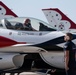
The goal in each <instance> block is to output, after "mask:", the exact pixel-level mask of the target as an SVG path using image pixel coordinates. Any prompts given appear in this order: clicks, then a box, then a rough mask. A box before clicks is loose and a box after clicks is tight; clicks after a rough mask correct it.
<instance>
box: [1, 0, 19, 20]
mask: <svg viewBox="0 0 76 75" xmlns="http://www.w3.org/2000/svg"><path fill="white" fill-rule="evenodd" d="M13 17H18V16H17V15H16V14H15V13H14V12H13V11H11V10H10V9H9V8H8V7H7V6H6V5H5V4H4V3H2V2H1V1H0V19H3V18H13Z"/></svg>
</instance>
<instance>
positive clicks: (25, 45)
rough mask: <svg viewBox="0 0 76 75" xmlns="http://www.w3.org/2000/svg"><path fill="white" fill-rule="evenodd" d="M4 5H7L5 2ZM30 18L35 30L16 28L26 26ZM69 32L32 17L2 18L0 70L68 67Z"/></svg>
mask: <svg viewBox="0 0 76 75" xmlns="http://www.w3.org/2000/svg"><path fill="white" fill-rule="evenodd" d="M1 3H2V2H1ZM2 8H3V9H4V5H1V10H2ZM5 9H6V8H5ZM5 15H9V14H5ZM11 15H13V14H11ZM13 16H14V15H13ZM14 17H17V16H16V15H15V16H14ZM26 19H30V20H31V25H32V28H33V29H32V30H31V31H29V30H26V29H24V28H22V29H16V28H15V27H16V25H17V24H18V27H20V26H21V25H22V27H24V26H23V23H24V20H26ZM7 25H8V26H7ZM66 32H68V31H56V29H55V28H54V27H52V26H51V25H50V24H47V23H46V22H44V21H41V20H39V19H35V18H30V17H17V18H12V19H5V18H4V19H2V20H0V71H1V72H2V71H9V72H11V70H13V71H17V70H20V71H22V69H24V70H29V69H31V68H33V67H34V68H38V69H39V68H53V67H54V68H60V69H64V51H63V47H64V44H65V41H64V35H65V33H66ZM73 35H74V38H73V42H74V43H76V34H75V33H73ZM13 71H12V72H13Z"/></svg>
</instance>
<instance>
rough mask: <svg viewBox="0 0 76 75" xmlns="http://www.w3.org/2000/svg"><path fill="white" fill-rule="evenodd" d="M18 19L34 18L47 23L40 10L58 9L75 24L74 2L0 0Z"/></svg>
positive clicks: (75, 1) (75, 7)
mask: <svg viewBox="0 0 76 75" xmlns="http://www.w3.org/2000/svg"><path fill="white" fill-rule="evenodd" d="M0 1H2V2H3V3H5V4H6V5H7V6H8V7H9V8H10V9H12V10H13V11H14V12H15V13H16V14H17V15H18V16H19V17H34V18H38V19H41V20H43V21H45V22H47V20H46V18H45V16H44V13H43V12H42V10H41V9H44V8H59V9H60V10H61V11H62V12H64V13H65V14H66V15H67V16H68V17H69V18H71V19H72V20H73V21H74V22H75V23H76V0H0Z"/></svg>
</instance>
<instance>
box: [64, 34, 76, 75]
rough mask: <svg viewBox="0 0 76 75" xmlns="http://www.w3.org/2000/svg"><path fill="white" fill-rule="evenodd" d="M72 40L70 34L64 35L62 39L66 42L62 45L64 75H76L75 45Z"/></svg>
mask: <svg viewBox="0 0 76 75" xmlns="http://www.w3.org/2000/svg"><path fill="white" fill-rule="evenodd" d="M72 39H73V35H72V34H71V33H66V35H65V37H64V40H65V41H66V43H65V45H64V59H65V70H66V75H76V69H75V65H76V62H75V51H76V45H75V44H74V43H73V42H72Z"/></svg>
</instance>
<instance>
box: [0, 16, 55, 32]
mask: <svg viewBox="0 0 76 75" xmlns="http://www.w3.org/2000/svg"><path fill="white" fill-rule="evenodd" d="M0 28H6V29H12V30H20V31H21V30H23V31H56V29H55V28H53V27H51V25H49V24H47V23H46V22H44V21H41V20H39V19H35V18H28V17H24V18H13V19H3V20H1V22H0Z"/></svg>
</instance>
